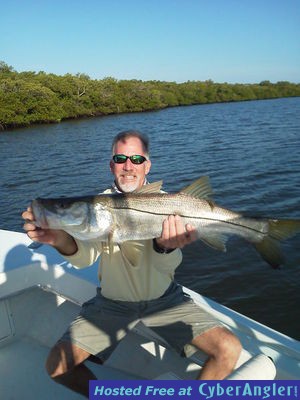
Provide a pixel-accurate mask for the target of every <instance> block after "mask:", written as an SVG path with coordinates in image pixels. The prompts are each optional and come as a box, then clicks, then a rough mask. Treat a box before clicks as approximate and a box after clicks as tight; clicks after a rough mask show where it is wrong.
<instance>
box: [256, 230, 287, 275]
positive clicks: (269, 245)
mask: <svg viewBox="0 0 300 400" xmlns="http://www.w3.org/2000/svg"><path fill="white" fill-rule="evenodd" d="M254 246H255V248H256V250H257V251H258V253H259V254H260V256H261V257H262V258H263V259H264V260H265V261H266V262H267V263H268V264H270V265H271V267H272V268H274V269H278V268H279V266H280V265H281V264H283V263H284V257H283V255H282V252H281V249H280V244H279V242H278V241H277V240H274V239H272V238H270V237H266V238H265V239H264V240H262V241H261V242H259V243H255V244H254Z"/></svg>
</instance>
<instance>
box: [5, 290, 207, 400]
mask: <svg viewBox="0 0 300 400" xmlns="http://www.w3.org/2000/svg"><path fill="white" fill-rule="evenodd" d="M78 311H79V305H77V304H75V303H73V302H71V301H70V300H67V299H64V298H63V297H61V296H59V295H58V294H56V293H53V292H51V291H49V290H45V289H43V288H41V287H37V286H36V287H32V288H29V289H26V290H23V291H21V292H19V293H17V294H14V295H11V296H8V297H6V298H4V299H2V300H1V301H0V314H1V330H0V334H1V338H0V351H1V357H0V371H1V396H3V398H5V399H20V398H22V399H24V400H27V399H28V400H29V399H32V398H33V394H34V397H35V398H43V399H44V400H48V399H49V400H50V399H51V400H53V399H54V398H58V399H63V398H67V399H74V400H75V399H79V398H82V396H80V395H76V394H75V393H73V392H71V391H69V390H68V389H65V388H64V387H62V386H61V385H57V384H55V383H53V382H52V380H51V379H50V378H49V377H48V375H47V373H46V370H45V360H46V358H47V354H48V352H49V350H50V348H51V347H52V346H53V345H54V343H55V342H56V341H57V339H59V338H60V336H61V335H62V333H63V332H64V331H65V329H66V327H67V326H68V324H69V322H70V321H71V320H72V319H73V318H74V317H75V316H76V315H77V313H78ZM140 329H142V330H143V329H146V330H145V332H144V333H145V335H147V328H143V327H140ZM139 333H141V332H139ZM138 338H139V339H138ZM150 343H152V348H151V345H150ZM144 345H147V346H146V348H145V346H144ZM129 346H130V348H131V352H130V353H129V352H128V348H129ZM131 346H135V347H136V350H137V348H139V351H137V352H135V353H132V347H131ZM140 346H141V347H140ZM129 354H130V359H131V362H130V366H131V367H129V366H128V356H129ZM135 358H136V364H135V362H134V359H135ZM178 360H180V362H179V361H178ZM143 362H145V363H146V364H147V371H146V370H145V369H144V370H143V369H142V371H141V363H143ZM87 365H88V367H89V368H90V369H92V370H93V372H94V373H95V375H96V376H97V379H100V380H102V379H114V380H115V379H126V380H128V379H162V378H166V379H174V378H173V376H172V374H170V371H171V368H172V373H174V371H175V374H176V375H174V376H175V379H176V378H181V379H195V377H196V376H197V375H198V371H199V370H200V366H199V365H196V364H195V363H193V362H192V361H191V360H185V359H180V357H179V356H177V355H176V354H175V353H173V352H172V351H170V350H167V349H165V348H164V347H163V346H160V345H159V344H158V343H155V344H154V342H153V337H148V338H146V337H145V336H144V335H142V336H141V335H140V334H138V333H137V330H136V331H135V332H134V331H133V332H132V333H131V334H130V335H128V337H127V338H126V339H125V340H124V341H123V343H122V344H121V345H120V346H119V348H118V350H116V351H115V352H114V353H113V355H112V356H111V358H110V359H109V360H108V361H107V362H106V363H105V366H102V365H99V364H96V363H94V362H91V361H87ZM115 366H117V368H115ZM130 368H131V370H130V371H129V369H130ZM145 371H146V375H145V376H141V374H142V375H143V373H145Z"/></svg>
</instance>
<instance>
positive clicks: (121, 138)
mask: <svg viewBox="0 0 300 400" xmlns="http://www.w3.org/2000/svg"><path fill="white" fill-rule="evenodd" d="M131 137H135V138H138V139H140V141H141V143H142V146H143V151H144V153H145V154H146V155H147V156H149V139H148V136H147V135H145V134H143V133H141V132H138V131H134V130H130V131H123V132H120V133H118V134H117V135H116V136H115V137H114V139H113V142H112V146H111V151H112V154H114V149H115V146H116V144H117V143H118V142H123V143H125V142H126V140H127V139H129V138H131Z"/></svg>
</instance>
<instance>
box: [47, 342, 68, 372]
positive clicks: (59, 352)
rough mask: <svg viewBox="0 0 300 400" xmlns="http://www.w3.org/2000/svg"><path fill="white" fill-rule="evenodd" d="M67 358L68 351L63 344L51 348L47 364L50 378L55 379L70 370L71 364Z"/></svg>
mask: <svg viewBox="0 0 300 400" xmlns="http://www.w3.org/2000/svg"><path fill="white" fill-rule="evenodd" d="M66 358H67V357H66V352H65V350H64V349H63V346H62V345H61V344H56V345H55V346H54V347H53V348H52V349H51V350H50V353H49V354H48V357H47V360H46V365H45V367H46V371H47V373H48V375H49V376H50V378H52V379H55V378H57V377H59V376H61V375H63V374H65V373H66V372H68V370H69V367H70V366H68V363H67V360H66Z"/></svg>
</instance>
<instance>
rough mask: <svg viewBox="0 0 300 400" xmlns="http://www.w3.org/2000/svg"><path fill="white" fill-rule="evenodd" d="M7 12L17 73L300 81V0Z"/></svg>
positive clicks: (75, 5)
mask: <svg viewBox="0 0 300 400" xmlns="http://www.w3.org/2000/svg"><path fill="white" fill-rule="evenodd" d="M0 14H1V23H0V60H1V61H4V62H5V63H7V64H8V65H10V66H12V67H13V68H14V69H15V70H16V71H18V72H21V71H35V72H39V71H45V72H47V73H54V74H57V75H64V74H67V73H70V74H76V73H84V74H87V75H89V76H90V77H91V78H92V79H103V78H105V77H113V78H116V79H118V80H120V79H138V80H143V81H147V80H159V81H171V82H186V81H189V80H190V81H205V80H208V79H211V80H213V81H214V82H218V83H221V82H228V83H259V82H261V81H263V80H269V81H271V82H277V81H290V82H294V83H300V0H9V1H4V0H3V1H2V2H1V6H0Z"/></svg>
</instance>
